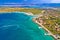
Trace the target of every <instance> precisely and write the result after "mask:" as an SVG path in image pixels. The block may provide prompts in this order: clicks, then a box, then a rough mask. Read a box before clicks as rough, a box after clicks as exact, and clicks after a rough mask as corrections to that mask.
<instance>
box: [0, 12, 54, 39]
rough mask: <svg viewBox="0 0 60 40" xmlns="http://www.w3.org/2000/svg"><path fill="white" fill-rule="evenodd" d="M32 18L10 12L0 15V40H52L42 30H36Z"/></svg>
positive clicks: (36, 26) (36, 27)
mask: <svg viewBox="0 0 60 40" xmlns="http://www.w3.org/2000/svg"><path fill="white" fill-rule="evenodd" d="M38 27H39V25H37V24H36V23H35V22H33V21H32V16H28V15H26V14H24V13H18V12H16V13H15V12H11V13H4V14H3V13H1V14H0V40H54V38H53V37H52V36H48V35H44V34H45V33H47V32H46V31H45V30H44V29H43V28H40V29H39V28H38Z"/></svg>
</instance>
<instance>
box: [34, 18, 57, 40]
mask: <svg viewBox="0 0 60 40" xmlns="http://www.w3.org/2000/svg"><path fill="white" fill-rule="evenodd" d="M33 21H34V22H35V23H37V24H38V25H40V26H41V27H42V28H43V29H45V30H46V31H47V32H48V34H49V35H51V36H52V37H54V38H55V40H58V39H57V37H56V36H55V35H54V34H52V33H51V32H50V31H49V30H48V29H47V28H45V27H44V26H43V25H42V24H40V23H39V22H38V21H37V20H35V18H33Z"/></svg>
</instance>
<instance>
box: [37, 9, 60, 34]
mask: <svg viewBox="0 0 60 40" xmlns="http://www.w3.org/2000/svg"><path fill="white" fill-rule="evenodd" d="M39 18H40V20H42V21H43V22H41V21H40V20H39ZM39 18H38V19H37V20H38V21H40V22H41V23H42V25H44V27H46V28H47V29H48V30H50V31H51V32H52V33H53V34H55V35H56V34H58V35H60V12H59V11H54V10H45V12H44V13H43V14H42V16H40V17H39Z"/></svg>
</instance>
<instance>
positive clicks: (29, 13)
mask: <svg viewBox="0 0 60 40" xmlns="http://www.w3.org/2000/svg"><path fill="white" fill-rule="evenodd" d="M2 13H24V14H26V15H32V16H33V13H31V12H18V11H16V12H0V14H2Z"/></svg>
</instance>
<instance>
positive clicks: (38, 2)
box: [0, 0, 60, 4]
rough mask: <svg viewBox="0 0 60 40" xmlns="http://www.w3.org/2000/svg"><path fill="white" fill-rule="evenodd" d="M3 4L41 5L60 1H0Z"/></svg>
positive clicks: (59, 0) (59, 1)
mask: <svg viewBox="0 0 60 40" xmlns="http://www.w3.org/2000/svg"><path fill="white" fill-rule="evenodd" d="M3 3H11V4H14V3H20V4H22V3H24V4H32V3H33V4H41V3H60V0H0V4H3Z"/></svg>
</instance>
